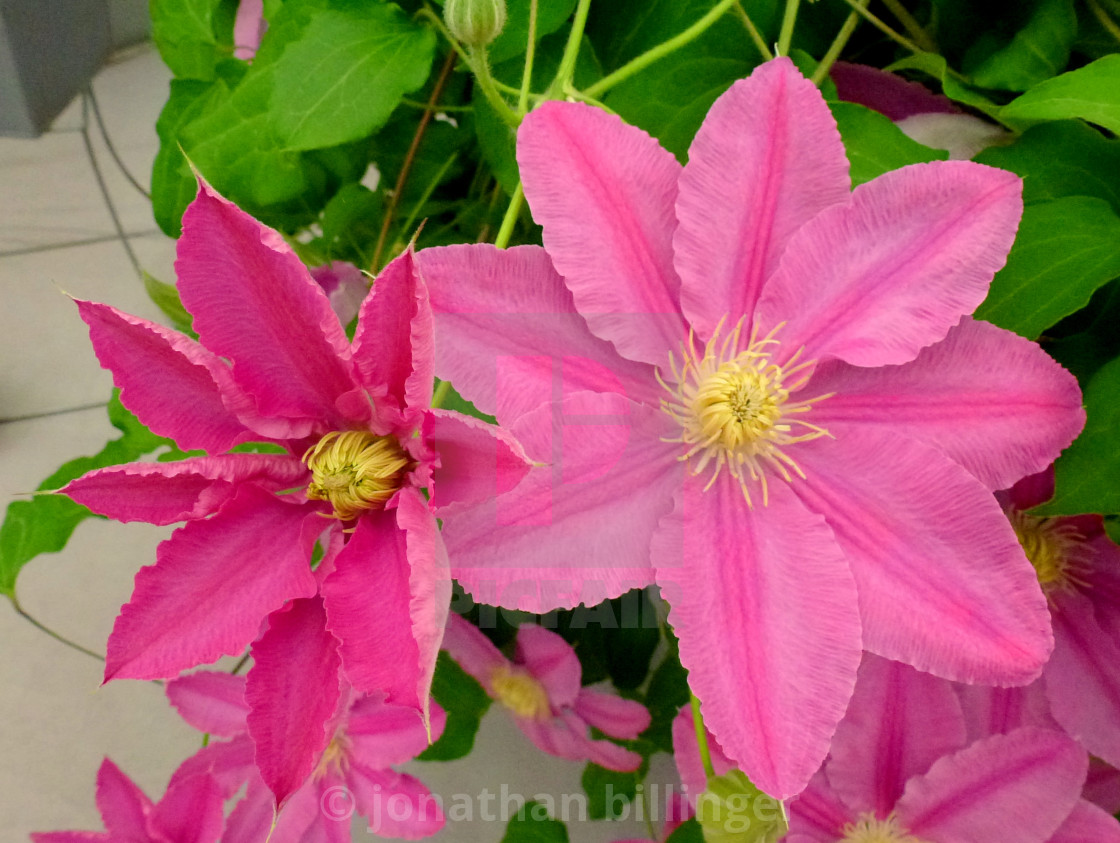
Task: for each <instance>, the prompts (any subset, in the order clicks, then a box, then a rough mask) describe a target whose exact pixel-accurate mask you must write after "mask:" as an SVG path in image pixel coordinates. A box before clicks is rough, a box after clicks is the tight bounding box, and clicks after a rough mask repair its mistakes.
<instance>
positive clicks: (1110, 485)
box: [1033, 357, 1120, 515]
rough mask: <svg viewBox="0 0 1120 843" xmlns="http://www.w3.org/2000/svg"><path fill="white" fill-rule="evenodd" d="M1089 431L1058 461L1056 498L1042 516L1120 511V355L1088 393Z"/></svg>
mask: <svg viewBox="0 0 1120 843" xmlns="http://www.w3.org/2000/svg"><path fill="white" fill-rule="evenodd" d="M1085 414H1086V421H1085V429H1084V430H1083V431H1082V432H1081V435H1080V436H1079V437H1077V439H1076V440H1075V441H1074V443H1073V444H1072V445H1070V446H1069V448H1067V449H1066V450H1065V451H1064V452H1063V453H1062V455H1061V456H1060V457H1058V459H1057V461H1056V462H1055V463H1054V486H1055V490H1056V491H1055V494H1054V498H1053V500H1051V501H1050V502H1049V503H1045V504H1043V505H1042V506H1040V507H1037V508H1036V509H1034V510H1033V512H1035V513H1037V514H1039V515H1081V514H1085V513H1098V514H1102V515H1103V514H1111V513H1117V512H1120V483H1118V482H1117V478H1118V477H1120V357H1118V358H1115V359H1113V360H1112V361H1111V362H1109V363H1108V364H1106V365H1105V366H1102V367H1101V368H1100V369H1098V370H1097V373H1096V374H1095V375H1093V379H1092V380H1091V381H1089V385H1088V387H1087V388H1086V389H1085Z"/></svg>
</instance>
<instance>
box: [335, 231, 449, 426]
mask: <svg viewBox="0 0 1120 843" xmlns="http://www.w3.org/2000/svg"><path fill="white" fill-rule="evenodd" d="M353 351H354V362H355V363H356V364H357V366H358V371H359V372H360V374H361V378H362V382H363V383H364V384H365V386H366V388H367V389H368V390H374V389H377V388H378V387H381V386H385V387H387V388H388V394H389V399H388V400H390V401H392V402H393V403H394V405H395V408H396V409H397V410H399V411H402V412H403V411H404V410H405V408H407V407H411V408H417V409H423V408H426V407H427V406H428V405H429V404H431V402H432V368H433V354H434V351H433V342H432V309H431V305H429V304H428V291H427V289H426V288H425V286H424V282H423V281H421V280H420V278H419V276H418V274H417V272H416V269H415V267H414V260H413V254H412V248H411V247H409V248H408V249H406V250H405V251H404V252H402V253H401V254H400V255H398V256H397V257H395V258H393V260H392V261H390V262H389V264H388V265H387V266H386V267H385V268H384V269H382V270H381V272H380V273H378V275H377V280H376V281H374V284H373V290H372V292H371V293H370V294H369V295H368V296H366V298H365V301H363V302H362V307H361V310H360V311H359V314H358V328H357V330H356V332H355V333H354V346H353Z"/></svg>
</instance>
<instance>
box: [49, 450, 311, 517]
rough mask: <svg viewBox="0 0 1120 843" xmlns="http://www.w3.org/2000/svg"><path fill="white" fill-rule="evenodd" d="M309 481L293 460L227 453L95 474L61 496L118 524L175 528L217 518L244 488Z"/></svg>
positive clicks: (280, 487) (274, 488)
mask: <svg viewBox="0 0 1120 843" xmlns="http://www.w3.org/2000/svg"><path fill="white" fill-rule="evenodd" d="M307 476H308V474H307V468H306V467H305V466H304V465H303V463H302V462H300V461H299V460H298V459H296V458H294V457H290V456H286V455H285V456H281V455H278V454H222V455H220V456H216V457H195V458H192V459H186V460H176V461H174V462H137V463H129V464H127V465H114V466H110V467H108V468H101V469H96V470H94V471H91V472H89V473H88V474H85V475H83V476H82V477H79V478H78V479H77V480H72V481H71V482H70V483H68V484H67V485H66V486H65V487H63V488H62V490H61V491H62V492H63V493H64V494H66V495H69V496H70V497H71V498H73V499H74V500H75V501H77V502H78V503H80V504H82V505H83V506H88V507H89V508H90V509H92V510H93V511H94V512H96V513H98V514H99V515H105V516H108V517H109V518H113V519H115V520H117V521H124V522H129V521H144V522H146V523H148V524H175V523H177V522H179V521H195V520H197V519H200V518H206V517H207V516H209V515H212V514H214V513H215V512H217V511H218V510H219V509H221V508H222V507H223V506H224V505H225V504H226V503H227V502H228V501H229V500H230V499H232V498H233V496H234V495H235V494H236V493H237V491H238V489H239V488H240V486H241V484H250V483H251V484H252V485H254V486H256V487H259V488H261V489H265V490H267V491H273V492H279V491H282V490H284V489H290V488H293V487H295V486H300V485H303V484H304V483H305V482H306V480H307Z"/></svg>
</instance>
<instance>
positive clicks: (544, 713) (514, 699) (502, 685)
mask: <svg viewBox="0 0 1120 843" xmlns="http://www.w3.org/2000/svg"><path fill="white" fill-rule="evenodd" d="M490 686H491V687H492V688H493V689H494V693H495V694H497V695H498V702H500V703H501V704H502V705H504V706H505V707H506V708H508V709H509V710H510V711H512V712H513V713H514V714H515V715H517V716H518V717H528V718H530V719H532V720H547V719H548V718H549V717H550V716H551V715H552V706H551V705H550V704H549V702H548V693H547V692H546V691H545V689H544V687H543V686H542V685H541V683H540V682H538V681H537V680H536V679H534V678H533V677H532V676H530V675H529V674H528V673H526V672H525V671H524V670H519V669H518V668H515V667H509V666H507V665H504V664H503V665H499V666H498V667H496V668H494V670H493V671H492V672H491V674H490Z"/></svg>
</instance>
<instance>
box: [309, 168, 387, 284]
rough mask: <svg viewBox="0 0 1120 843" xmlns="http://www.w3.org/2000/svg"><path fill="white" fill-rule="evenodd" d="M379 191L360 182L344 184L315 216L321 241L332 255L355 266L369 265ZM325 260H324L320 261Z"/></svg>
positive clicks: (378, 211) (380, 210)
mask: <svg viewBox="0 0 1120 843" xmlns="http://www.w3.org/2000/svg"><path fill="white" fill-rule="evenodd" d="M383 206H384V202H383V201H382V197H381V194H378V193H374V192H373V191H372V190H370V189H369V188H368V187H366V186H365V185H362V184H357V183H352V184H347V185H344V186H343V187H342V189H341V190H339V191H338V193H336V194H335V195H334V196H333V197H331V200H330V201H329V202H327V206H326V207H325V208H324V209H323V215H322V216H321V217H320V218H319V225H320V226H321V227H322V229H323V238H322V240H323V243H322V245H323V246H324V247H325V248H326V251H327V254H328V256H329V257H330V258H333V259H340V258H341V259H345V260H350V261H352V262H353V263H354V264H356V265H357V266H369V263H370V261H371V260H372V259H373V255H372V254H371V253H370V252H371V251H372V244H373V243H375V242H376V241H377V234H378V231H379V229H380V223H381V217H382V214H383V213H384V207H383ZM320 262H325V261H320Z"/></svg>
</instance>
